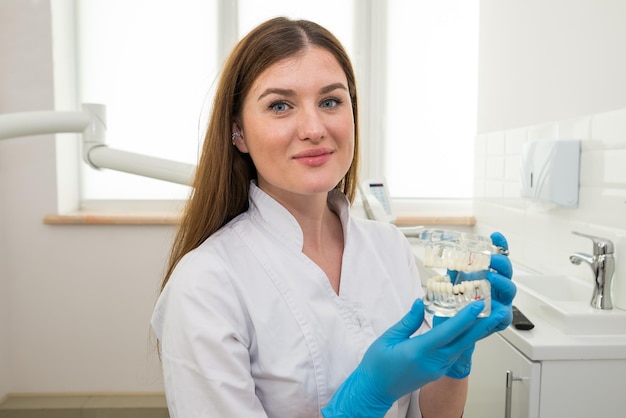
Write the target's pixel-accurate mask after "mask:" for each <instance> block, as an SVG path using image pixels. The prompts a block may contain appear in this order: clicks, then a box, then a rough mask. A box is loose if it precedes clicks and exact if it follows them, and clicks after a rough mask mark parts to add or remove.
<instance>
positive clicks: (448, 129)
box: [382, 0, 478, 198]
mask: <svg viewBox="0 0 626 418" xmlns="http://www.w3.org/2000/svg"><path fill="white" fill-rule="evenodd" d="M388 5H389V9H388V24H387V28H388V36H387V46H388V48H387V59H386V62H387V67H386V78H385V80H386V81H387V96H386V97H385V98H382V100H385V103H386V104H387V105H386V118H385V119H386V120H385V129H384V132H385V138H387V141H386V147H385V155H386V158H385V164H384V168H385V174H386V177H387V180H388V182H389V188H390V190H391V192H392V193H393V194H394V196H397V197H424V198H449V197H457V198H471V197H472V193H473V172H474V171H473V167H474V136H475V134H476V112H477V91H478V2H477V1H467V0H445V1H414V0H393V1H389V2H388Z"/></svg>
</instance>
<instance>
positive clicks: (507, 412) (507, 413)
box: [504, 370, 528, 418]
mask: <svg viewBox="0 0 626 418" xmlns="http://www.w3.org/2000/svg"><path fill="white" fill-rule="evenodd" d="M527 379H528V377H516V376H515V375H514V374H513V372H512V371H511V370H507V371H506V392H505V396H506V398H505V400H504V418H511V403H512V402H511V401H512V396H513V382H520V381H522V380H527Z"/></svg>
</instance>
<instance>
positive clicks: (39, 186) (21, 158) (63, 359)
mask: <svg viewBox="0 0 626 418" xmlns="http://www.w3.org/2000/svg"><path fill="white" fill-rule="evenodd" d="M50 26H51V25H50V4H49V1H44V0H39V1H21V0H6V1H0V60H1V65H0V69H2V72H1V73H0V113H10V112H19V111H30V110H50V109H53V106H54V92H53V88H52V85H53V77H52V53H51V35H50V33H51V28H50ZM56 208H57V186H56V160H55V142H54V138H53V137H51V136H38V137H29V138H20V139H11V140H4V141H1V142H0V233H1V234H0V398H1V397H2V396H3V395H5V394H6V393H25V392H31V393H32V392H158V391H162V381H161V375H160V368H159V365H158V360H157V358H156V356H155V352H154V341H152V340H151V339H150V333H149V318H150V314H151V310H152V306H153V304H154V302H155V300H156V295H157V289H158V286H159V283H160V280H161V277H162V272H163V266H164V262H165V259H166V256H167V252H168V250H169V244H170V241H171V237H172V234H173V228H172V227H168V226H50V225H44V224H43V223H42V219H43V217H44V216H45V215H46V214H50V213H54V212H55V211H56Z"/></svg>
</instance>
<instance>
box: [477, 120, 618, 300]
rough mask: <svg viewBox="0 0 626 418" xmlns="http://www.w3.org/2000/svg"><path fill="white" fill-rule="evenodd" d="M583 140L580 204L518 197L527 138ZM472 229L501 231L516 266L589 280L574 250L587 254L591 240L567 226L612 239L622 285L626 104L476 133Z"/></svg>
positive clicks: (586, 269) (483, 231) (482, 231)
mask: <svg viewBox="0 0 626 418" xmlns="http://www.w3.org/2000/svg"><path fill="white" fill-rule="evenodd" d="M548 139H550V140H559V139H580V140H581V141H582V142H581V162H580V164H581V167H580V192H579V206H578V208H575V209H572V208H564V207H556V206H551V205H548V204H543V203H539V202H533V201H531V200H528V199H524V198H521V197H520V184H521V181H520V174H519V173H520V159H521V153H522V147H523V145H524V143H526V142H527V141H531V140H548ZM475 151H476V160H475V167H476V170H475V200H474V211H475V215H476V221H477V225H476V231H477V232H479V233H483V234H488V233H490V232H492V231H500V232H502V233H504V234H505V235H506V236H507V238H508V240H509V245H510V249H511V257H512V259H513V261H514V262H515V263H518V264H520V265H523V266H525V267H528V268H531V269H533V270H536V271H537V272H540V273H544V274H569V275H574V276H578V277H581V278H586V279H588V280H591V278H592V273H591V270H590V269H589V268H588V267H586V266H585V265H582V266H574V265H572V264H571V263H570V262H569V254H570V253H572V252H587V253H589V252H591V250H592V247H591V241H589V240H588V239H586V238H582V237H578V236H575V235H572V234H571V231H573V230H576V231H581V232H584V233H588V234H592V235H598V236H602V237H606V238H609V239H611V240H613V242H614V244H615V246H616V265H617V273H616V278H615V281H616V282H617V281H620V285H623V286H624V289H626V109H621V110H616V111H612V112H607V113H601V114H594V115H586V116H583V117H580V118H576V119H572V120H564V121H554V122H551V123H545V124H541V125H535V126H528V127H522V128H517V129H511V130H506V131H500V132H489V133H485V134H481V135H479V136H478V137H477V138H476V148H475Z"/></svg>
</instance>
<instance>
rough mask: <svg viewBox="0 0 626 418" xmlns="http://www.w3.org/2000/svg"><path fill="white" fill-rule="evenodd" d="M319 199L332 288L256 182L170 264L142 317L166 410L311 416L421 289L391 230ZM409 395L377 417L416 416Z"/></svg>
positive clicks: (252, 417) (341, 199)
mask: <svg viewBox="0 0 626 418" xmlns="http://www.w3.org/2000/svg"><path fill="white" fill-rule="evenodd" d="M328 201H329V205H330V207H331V208H332V209H333V210H334V211H335V212H336V213H338V214H339V216H340V218H341V222H342V225H343V229H344V241H345V248H344V254H343V265H342V270H341V284H340V290H339V295H337V294H335V292H334V291H333V289H332V288H331V286H330V283H329V281H328V278H327V277H326V275H325V274H324V272H323V271H322V270H321V269H320V268H319V267H318V266H317V265H316V264H315V263H313V262H312V261H311V260H310V259H309V258H308V257H307V256H306V255H304V254H303V253H302V245H303V238H302V231H301V229H300V227H299V225H298V223H297V222H296V220H295V218H294V217H293V216H292V215H291V214H290V213H289V212H288V211H287V210H286V209H285V208H284V207H283V206H281V205H280V204H279V203H278V202H276V201H275V200H274V199H272V198H271V197H270V196H269V195H267V194H265V193H264V192H263V191H262V190H261V189H259V188H258V187H257V186H256V185H254V184H251V188H250V207H249V209H248V211H246V212H245V213H243V214H241V215H240V216H238V217H237V218H235V219H234V220H232V221H231V222H230V223H228V224H227V225H226V226H224V227H223V228H222V229H221V230H220V231H218V232H217V233H215V234H214V235H213V236H211V237H210V238H209V239H207V240H206V241H205V242H204V243H203V244H201V245H200V246H199V247H198V248H197V249H195V250H193V251H191V252H190V253H189V254H187V255H186V256H185V257H184V258H183V259H182V260H181V261H180V262H179V263H178V265H177V266H176V268H175V270H174V273H173V274H172V276H171V278H170V280H169V281H168V283H167V285H166V286H165V289H164V290H163V292H162V294H161V296H160V298H159V300H158V303H157V305H156V307H155V310H154V313H153V317H152V327H153V329H154V331H155V333H156V335H157V337H158V339H159V340H160V343H161V349H162V365H163V371H164V379H165V380H164V381H165V391H166V397H167V402H168V407H169V411H170V415H171V416H172V418H189V417H228V418H256V417H289V418H297V417H318V416H319V412H320V409H321V408H322V407H323V406H324V405H325V404H326V403H328V401H329V399H330V398H331V396H332V395H333V393H334V392H335V390H336V389H337V387H339V385H340V384H341V383H342V382H343V381H344V380H345V378H346V377H347V376H348V375H349V374H350V373H351V372H352V370H353V369H354V368H355V367H356V366H357V365H358V363H359V361H360V359H361V358H362V356H363V354H364V353H365V351H366V349H367V348H368V346H369V345H370V344H371V342H372V341H373V340H374V339H375V338H376V337H378V336H379V335H380V334H381V333H383V332H384V331H385V330H386V329H387V328H388V327H390V326H391V325H393V324H394V323H396V322H397V321H398V320H399V319H400V318H401V317H402V316H403V315H404V314H405V313H406V312H408V311H409V309H410V307H411V305H412V303H413V301H414V300H415V298H416V297H421V296H422V293H423V292H422V289H421V286H420V282H419V277H418V273H417V269H416V267H415V264H414V260H413V256H412V253H411V250H410V247H409V245H408V241H407V240H406V239H405V237H404V236H403V235H402V234H401V233H400V232H399V231H398V229H397V228H395V227H394V226H393V225H390V224H385V223H381V222H374V221H369V220H364V219H355V218H351V217H350V214H349V203H348V201H347V199H346V198H345V196H344V195H343V194H341V193H339V192H337V191H333V192H331V193H330V194H329V199H328ZM427 327H428V325H427V324H426V323H425V324H424V326H423V327H422V328H424V329H426V328H427ZM416 395H417V394H416V393H414V394H413V399H414V401H413V402H410V399H411V396H406V397H404V398H402V399H400V400H399V401H398V402H396V404H394V406H393V407H392V409H391V410H390V411H389V413H388V414H387V416H388V417H391V416H393V417H405V416H411V417H413V416H415V417H419V416H420V415H419V408H418V405H417V403H418V402H417V396H416ZM409 404H410V405H409ZM409 410H410V412H409Z"/></svg>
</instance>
